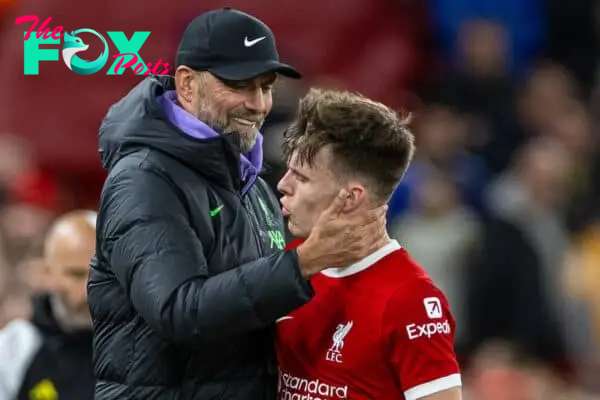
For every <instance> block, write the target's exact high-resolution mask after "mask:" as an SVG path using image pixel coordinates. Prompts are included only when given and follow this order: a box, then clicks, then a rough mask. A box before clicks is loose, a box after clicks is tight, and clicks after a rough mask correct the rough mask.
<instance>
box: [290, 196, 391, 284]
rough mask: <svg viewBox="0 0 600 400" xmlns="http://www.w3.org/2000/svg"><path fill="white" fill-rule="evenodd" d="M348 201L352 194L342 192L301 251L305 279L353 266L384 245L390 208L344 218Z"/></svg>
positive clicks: (301, 247) (362, 212) (320, 218)
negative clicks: (387, 213) (349, 195)
mask: <svg viewBox="0 0 600 400" xmlns="http://www.w3.org/2000/svg"><path fill="white" fill-rule="evenodd" d="M347 199H348V193H347V192H346V191H345V190H341V191H340V193H339V194H338V195H337V196H336V198H335V199H334V200H333V201H332V203H331V205H330V206H329V207H328V208H327V210H325V211H324V212H323V213H322V214H321V216H320V217H319V219H318V220H317V222H316V224H315V226H314V228H313V230H312V232H311V234H310V236H309V237H308V239H306V241H305V242H304V243H303V244H302V245H301V246H300V247H298V250H297V251H298V258H299V261H300V269H301V271H302V274H303V275H304V277H306V278H309V277H311V276H312V275H314V274H316V273H318V272H320V271H321V270H323V269H326V268H330V267H346V266H348V265H351V264H353V263H355V262H357V261H359V260H361V259H363V258H365V257H366V256H368V255H369V254H371V253H373V252H374V251H375V250H377V249H378V248H379V247H381V246H382V245H383V244H384V243H382V239H385V237H386V235H385V232H386V220H385V218H386V212H387V206H381V207H379V208H376V209H374V210H369V211H367V212H365V211H364V210H359V211H356V212H352V213H349V214H342V211H343V210H344V206H345V204H346V201H347Z"/></svg>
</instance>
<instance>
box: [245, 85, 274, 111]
mask: <svg viewBox="0 0 600 400" xmlns="http://www.w3.org/2000/svg"><path fill="white" fill-rule="evenodd" d="M267 96H268V94H266V93H265V92H264V91H263V90H262V88H256V89H255V90H252V91H251V92H249V93H248V97H247V99H246V108H247V109H249V110H251V111H252V112H255V113H257V114H261V115H266V114H267V113H268V112H269V109H268V107H269V106H268V99H267Z"/></svg>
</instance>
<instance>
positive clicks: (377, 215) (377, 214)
mask: <svg viewBox="0 0 600 400" xmlns="http://www.w3.org/2000/svg"><path fill="white" fill-rule="evenodd" d="M387 210H388V206H387V205H383V206H380V207H377V208H374V209H372V210H369V211H367V212H366V213H365V214H364V222H363V223H364V224H372V223H374V222H380V221H382V220H385V219H386V218H387Z"/></svg>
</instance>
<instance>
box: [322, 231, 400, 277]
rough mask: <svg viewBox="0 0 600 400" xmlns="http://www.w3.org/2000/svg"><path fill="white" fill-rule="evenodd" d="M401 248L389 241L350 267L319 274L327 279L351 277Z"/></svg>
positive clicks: (398, 244) (326, 270) (395, 242)
mask: <svg viewBox="0 0 600 400" xmlns="http://www.w3.org/2000/svg"><path fill="white" fill-rule="evenodd" d="M401 248H402V246H400V243H398V241H397V240H394V239H392V240H390V241H389V242H388V244H386V245H385V246H383V247H382V248H380V249H379V250H377V251H375V252H374V253H371V254H370V255H368V256H366V257H365V258H363V259H362V260H360V261H358V262H356V263H354V264H352V265H350V266H349V267H343V268H327V269H324V270H323V271H321V273H322V274H323V275H325V276H327V277H329V278H345V277H347V276H351V275H354V274H358V273H359V272H361V271H364V270H366V269H367V268H369V267H371V266H373V265H375V264H376V263H377V262H378V261H379V260H381V259H382V258H383V257H385V256H387V255H389V254H390V253H392V252H394V251H396V250H400V249H401Z"/></svg>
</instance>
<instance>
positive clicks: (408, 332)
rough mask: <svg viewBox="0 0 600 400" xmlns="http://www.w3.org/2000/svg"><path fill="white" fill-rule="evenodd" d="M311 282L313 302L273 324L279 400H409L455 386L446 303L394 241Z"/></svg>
mask: <svg viewBox="0 0 600 400" xmlns="http://www.w3.org/2000/svg"><path fill="white" fill-rule="evenodd" d="M297 244H299V242H295V245H297ZM311 282H312V285H313V288H314V290H315V297H314V298H313V299H312V300H311V301H310V302H309V303H307V304H305V305H304V306H302V307H300V308H299V309H297V310H295V311H294V312H292V313H291V314H289V315H287V316H285V317H283V318H280V319H279V320H278V321H277V339H276V346H277V358H278V361H279V368H280V371H279V373H280V376H279V387H278V393H279V395H278V398H279V399H280V400H337V399H352V400H362V399H406V400H414V399H419V398H422V397H425V396H428V395H431V394H434V393H437V392H440V391H442V390H446V389H450V388H453V387H459V386H461V375H460V368H459V366H458V363H457V361H456V355H455V352H454V330H455V321H454V317H453V316H452V314H451V313H450V309H449V306H448V303H447V300H446V298H445V296H444V294H443V293H442V292H441V291H440V290H439V289H438V288H437V287H436V286H435V285H434V283H433V282H432V281H431V280H430V278H429V277H428V276H427V274H426V273H425V271H423V269H422V268H421V267H420V266H419V265H418V264H417V263H416V262H415V261H413V260H412V259H411V258H410V256H409V255H408V253H407V252H406V251H405V250H404V249H402V248H401V247H400V245H399V244H398V242H397V241H395V240H394V241H391V242H390V243H389V244H387V245H386V246H385V247H383V248H381V249H380V250H378V251H377V252H375V253H374V254H372V255H370V256H369V257H367V258H365V259H364V260H362V261H361V262H358V263H356V264H354V265H352V266H350V267H348V268H341V269H337V268H330V269H326V270H324V271H322V272H321V273H319V274H317V275H316V276H314V277H313V278H312V280H311Z"/></svg>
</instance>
